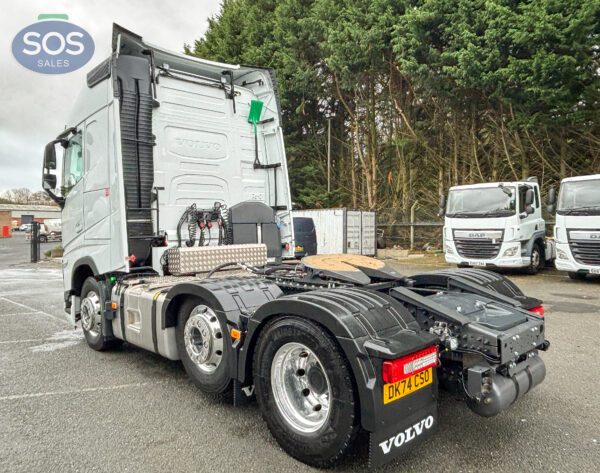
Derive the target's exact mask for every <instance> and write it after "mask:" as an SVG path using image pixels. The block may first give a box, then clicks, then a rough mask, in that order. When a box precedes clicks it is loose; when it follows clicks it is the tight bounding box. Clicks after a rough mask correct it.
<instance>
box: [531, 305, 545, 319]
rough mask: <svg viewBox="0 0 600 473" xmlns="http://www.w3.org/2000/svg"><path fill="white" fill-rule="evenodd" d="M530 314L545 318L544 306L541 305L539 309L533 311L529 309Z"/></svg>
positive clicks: (535, 308)
mask: <svg viewBox="0 0 600 473" xmlns="http://www.w3.org/2000/svg"><path fill="white" fill-rule="evenodd" d="M529 312H533V313H534V314H537V315H539V316H540V317H543V316H544V306H543V305H539V306H537V307H534V308H533V309H529Z"/></svg>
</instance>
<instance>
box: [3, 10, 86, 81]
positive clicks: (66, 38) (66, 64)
mask: <svg viewBox="0 0 600 473" xmlns="http://www.w3.org/2000/svg"><path fill="white" fill-rule="evenodd" d="M46 18H54V19H46ZM57 18H60V19H57ZM68 18H69V17H68V16H67V15H40V16H39V17H38V20H43V21H38V22H37V23H33V24H32V25H29V26H27V27H26V28H23V29H22V30H21V31H19V32H18V33H17V35H16V36H15V38H14V39H13V42H12V53H13V56H14V57H15V59H16V60H17V61H19V62H20V63H21V64H22V65H23V66H25V67H26V68H27V69H30V70H32V71H35V72H40V73H42V74H65V73H67V72H73V71H75V70H77V69H79V68H80V67H82V66H84V65H85V64H87V62H88V61H89V60H90V59H91V58H92V56H93V55H94V40H93V39H92V37H91V36H90V35H89V33H88V32H87V31H85V30H84V29H83V28H80V27H79V26H77V25H74V24H73V23H69V22H68V21H65V20H68Z"/></svg>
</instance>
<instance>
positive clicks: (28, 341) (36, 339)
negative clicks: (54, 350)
mask: <svg viewBox="0 0 600 473" xmlns="http://www.w3.org/2000/svg"><path fill="white" fill-rule="evenodd" d="M45 341H46V339H45V338H30V339H29V340H4V341H2V342H0V345H8V344H10V343H38V342H45Z"/></svg>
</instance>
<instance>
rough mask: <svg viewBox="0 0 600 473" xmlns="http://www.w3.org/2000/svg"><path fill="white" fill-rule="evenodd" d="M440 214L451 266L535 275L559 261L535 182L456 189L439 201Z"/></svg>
mask: <svg viewBox="0 0 600 473" xmlns="http://www.w3.org/2000/svg"><path fill="white" fill-rule="evenodd" d="M440 215H443V216H444V217H445V220H444V229H443V246H444V256H445V258H446V261H447V262H448V263H454V264H457V265H458V266H459V267H482V268H524V269H525V270H526V271H527V272H528V273H529V274H535V273H537V272H538V271H539V270H540V269H542V268H543V267H544V265H545V264H546V263H547V262H549V261H552V259H553V258H554V242H553V241H552V240H550V239H547V238H546V222H545V221H544V219H543V217H542V205H541V201H540V188H539V184H538V182H537V179H536V178H530V179H528V180H526V181H516V182H489V183H483V184H471V185H462V186H454V187H451V188H450V190H449V192H448V196H447V197H446V196H445V195H443V196H442V197H441V198H440Z"/></svg>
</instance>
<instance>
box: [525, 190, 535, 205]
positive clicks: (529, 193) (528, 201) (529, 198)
mask: <svg viewBox="0 0 600 473" xmlns="http://www.w3.org/2000/svg"><path fill="white" fill-rule="evenodd" d="M534 198H535V194H534V193H533V189H527V192H526V193H525V205H533V200H534Z"/></svg>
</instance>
